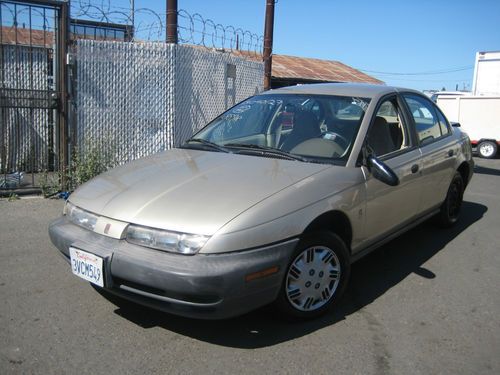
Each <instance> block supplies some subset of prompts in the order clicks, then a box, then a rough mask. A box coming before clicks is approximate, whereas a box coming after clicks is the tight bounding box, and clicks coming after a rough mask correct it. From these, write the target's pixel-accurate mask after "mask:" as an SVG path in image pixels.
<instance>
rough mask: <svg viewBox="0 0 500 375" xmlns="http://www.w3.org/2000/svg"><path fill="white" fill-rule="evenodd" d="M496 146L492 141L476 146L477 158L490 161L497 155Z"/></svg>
mask: <svg viewBox="0 0 500 375" xmlns="http://www.w3.org/2000/svg"><path fill="white" fill-rule="evenodd" d="M497 150H498V147H497V144H496V143H495V142H493V141H482V142H480V143H479V145H478V146H477V152H478V154H479V156H481V157H482V158H485V159H492V158H494V157H495V155H496V154H497Z"/></svg>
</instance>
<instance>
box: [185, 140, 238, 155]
mask: <svg viewBox="0 0 500 375" xmlns="http://www.w3.org/2000/svg"><path fill="white" fill-rule="evenodd" d="M187 143H200V144H202V145H204V146H208V147H210V148H213V149H214V150H217V151H221V152H225V153H231V151H229V150H228V149H227V148H225V147H222V146H220V145H218V144H217V143H213V142H210V141H207V140H206V139H202V138H191V139H188V140H187V141H186V142H185V144H187Z"/></svg>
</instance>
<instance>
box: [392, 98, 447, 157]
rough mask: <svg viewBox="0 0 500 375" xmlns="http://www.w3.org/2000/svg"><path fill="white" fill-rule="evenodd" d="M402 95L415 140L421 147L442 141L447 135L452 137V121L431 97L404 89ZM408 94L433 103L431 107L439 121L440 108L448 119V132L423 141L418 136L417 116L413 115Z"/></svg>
mask: <svg viewBox="0 0 500 375" xmlns="http://www.w3.org/2000/svg"><path fill="white" fill-rule="evenodd" d="M400 95H401V98H402V101H403V102H404V105H405V108H406V111H407V112H408V116H409V117H410V120H411V122H412V125H413V129H414V133H415V136H416V138H415V141H416V142H417V145H418V147H419V148H422V147H425V146H428V145H431V144H433V143H436V142H439V141H441V140H443V139H445V138H447V137H450V136H451V135H452V130H451V128H450V123H449V121H448V119H447V118H446V116H445V115H444V114H443V112H442V111H441V110H440V109H439V108H438V107H437V105H436V104H435V103H433V102H432V101H431V100H430V99H429V98H427V97H425V95H422V94H419V93H416V92H412V91H403V92H401V93H400ZM407 95H409V96H414V97H417V98H422V99H423V100H424V101H425V100H427V102H428V103H430V104H431V109H432V110H433V115H434V116H435V117H436V120H437V121H439V118H438V115H437V110H438V111H439V112H440V113H441V114H442V115H443V117H444V118H445V120H446V127H447V128H448V134H445V135H443V134H441V136H439V137H437V138H434V139H432V140H430V141H427V142H425V143H422V141H421V140H420V139H419V136H418V132H417V124H416V121H415V117H414V116H413V113H412V111H411V108H410V105H409V104H408V102H407V101H406V96H407ZM439 132H441V127H439Z"/></svg>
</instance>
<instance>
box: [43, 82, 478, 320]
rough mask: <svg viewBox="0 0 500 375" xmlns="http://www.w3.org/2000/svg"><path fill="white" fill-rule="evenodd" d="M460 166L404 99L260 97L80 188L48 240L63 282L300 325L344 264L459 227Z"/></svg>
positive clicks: (342, 274) (422, 105)
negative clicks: (425, 233)
mask: <svg viewBox="0 0 500 375" xmlns="http://www.w3.org/2000/svg"><path fill="white" fill-rule="evenodd" d="M471 155H472V153H471V147H470V141H469V139H468V137H467V135H466V134H465V133H463V132H461V131H460V128H459V127H452V126H450V123H449V122H448V121H447V120H446V118H445V116H444V115H443V113H442V112H441V111H440V110H439V108H438V107H437V106H436V105H435V104H434V103H433V102H432V101H430V100H429V99H427V97H425V96H424V95H422V94H421V93H419V92H417V91H413V90H409V89H401V88H393V87H388V86H383V85H363V84H342V83H334V84H316V85H302V86H295V87H288V88H282V89H278V90H271V91H268V92H265V93H263V94H260V95H257V96H254V97H251V98H249V99H247V100H245V101H243V102H241V103H239V104H237V105H236V106H234V107H233V108H231V109H229V110H228V111H227V112H225V113H223V114H222V115H220V116H219V117H217V118H216V119H215V120H213V121H211V122H210V123H209V124H208V125H207V126H205V127H204V128H203V129H201V130H200V131H199V132H197V133H196V134H195V135H194V136H193V137H192V138H190V139H188V140H187V141H186V142H185V143H184V144H183V145H182V146H180V147H178V148H174V149H172V150H168V151H165V152H162V153H159V154H156V155H153V156H150V157H146V158H143V159H139V160H136V161H134V162H131V163H129V164H126V165H122V166H119V167H117V168H114V169H112V170H110V171H108V172H106V173H103V174H102V175H100V176H98V177H96V178H94V179H93V180H91V181H89V182H87V183H85V184H84V185H82V186H81V187H80V188H79V189H77V190H76V191H75V192H74V193H73V194H71V196H70V198H69V200H68V201H67V203H66V205H65V207H64V212H63V215H62V217H61V218H59V219H57V220H56V221H54V222H53V223H52V224H51V225H50V228H49V233H50V237H51V239H52V242H53V243H54V245H55V246H56V247H57V248H58V249H59V250H60V252H61V253H62V255H63V256H64V258H65V259H66V260H67V261H68V263H69V264H70V266H71V270H72V272H73V273H74V274H75V275H76V276H78V277H80V278H82V279H84V280H87V281H90V282H91V283H93V284H95V285H96V286H97V287H98V288H103V289H105V290H107V291H109V292H111V293H113V294H116V295H118V296H121V297H123V298H125V299H128V300H131V301H134V302H137V303H139V304H143V305H147V306H150V307H153V308H156V309H160V310H163V311H166V312H169V313H172V314H178V315H182V316H187V317H194V318H205V319H220V318H227V317H231V316H235V315H239V314H243V313H245V312H248V311H250V310H253V309H256V308H258V307H260V306H263V305H267V304H270V303H274V304H275V305H276V306H277V307H278V308H279V309H280V310H281V311H282V312H284V313H286V314H288V315H291V316H292V317H296V318H312V317H316V316H318V315H320V314H322V313H324V312H326V311H328V310H329V309H330V308H332V307H333V306H334V305H335V304H336V302H337V301H338V300H339V298H340V296H341V295H342V292H343V291H344V290H345V287H346V284H347V283H348V280H349V273H350V268H351V264H352V263H353V262H354V261H356V260H357V259H359V258H360V257H362V256H364V255H365V254H367V253H369V252H370V251H372V250H374V249H375V248H377V247H379V246H380V245H382V244H384V243H385V242H387V241H389V240H391V239H392V238H394V237H395V236H397V235H399V234H401V233H403V232H405V231H406V230H408V229H410V228H412V227H414V226H415V225H417V224H418V223H420V222H422V221H423V220H426V219H428V218H430V217H435V219H436V221H437V222H440V223H441V224H442V225H443V226H451V225H453V224H454V223H455V222H456V221H457V220H458V219H459V214H460V207H461V204H462V197H463V193H464V189H465V187H466V186H467V184H468V183H469V181H470V179H471V177H472V174H473V161H472V157H471Z"/></svg>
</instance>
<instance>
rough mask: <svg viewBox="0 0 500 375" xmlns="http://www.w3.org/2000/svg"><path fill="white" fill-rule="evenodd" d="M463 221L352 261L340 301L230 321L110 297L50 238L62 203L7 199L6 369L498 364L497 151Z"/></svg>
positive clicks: (457, 369)
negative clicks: (327, 307) (315, 315)
mask: <svg viewBox="0 0 500 375" xmlns="http://www.w3.org/2000/svg"><path fill="white" fill-rule="evenodd" d="M476 164H477V166H476V171H475V176H474V178H473V180H472V182H471V185H470V186H469V188H468V190H467V192H466V194H465V197H464V199H465V203H464V206H463V212H462V215H463V216H462V219H461V221H460V222H459V224H458V225H457V226H456V227H454V228H452V229H449V230H442V229H438V228H437V227H435V226H434V225H433V223H432V222H426V223H424V224H422V225H420V226H418V227H416V228H415V229H413V230H411V231H410V232H408V233H406V234H404V235H403V236H401V237H400V238H398V239H396V240H394V241H392V242H390V243H388V244H387V245H386V246H384V247H382V248H380V249H379V250H377V251H376V252H374V253H372V254H371V255H370V256H368V257H366V258H364V259H362V260H361V261H359V262H358V263H356V264H355V265H354V266H353V271H352V279H351V284H350V286H349V288H348V290H347V292H346V295H345V297H344V299H343V300H342V302H341V303H340V304H339V305H338V308H337V309H336V310H335V311H334V312H332V313H331V314H329V315H327V316H325V317H322V318H320V319H318V320H315V321H309V322H302V323H290V322H287V321H285V320H282V319H281V318H280V316H279V315H277V313H275V312H274V311H272V310H270V309H269V308H263V309H260V310H258V311H255V312H253V313H250V314H247V315H245V316H242V317H238V318H235V319H231V320H226V321H216V322H213V321H198V320H190V319H184V318H179V317H174V316H171V315H167V314H164V313H160V312H156V311H153V310H150V309H147V308H144V307H140V306H136V305H133V304H130V303H128V302H124V301H121V300H117V299H114V298H110V297H106V298H105V296H102V295H101V294H100V293H98V292H97V291H96V290H95V289H94V288H92V287H91V286H90V285H89V284H88V283H86V282H85V281H83V280H80V279H78V278H76V277H74V276H73V275H72V274H71V271H70V268H69V265H68V264H67V263H66V262H65V261H64V260H63V259H62V258H61V257H60V256H59V255H58V254H57V251H56V249H55V248H54V247H53V246H52V244H51V243H50V240H49V238H48V235H47V226H48V224H49V222H50V221H51V220H52V219H54V218H56V217H57V216H59V215H60V212H61V210H62V206H63V202H62V201H58V200H44V199H40V198H32V199H21V200H18V201H14V202H8V201H7V200H5V199H4V200H0V298H1V304H0V373H1V374H31V373H33V374H75V373H78V374H90V373H92V374H104V373H105V374H149V373H151V374H188V373H189V374H236V373H244V374H257V373H258V374H263V373H265V374H267V373H280V374H281V373H284V374H499V373H500V291H499V288H500V271H499V268H500V226H499V223H500V196H499V194H500V160H499V159H496V160H481V159H476Z"/></svg>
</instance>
